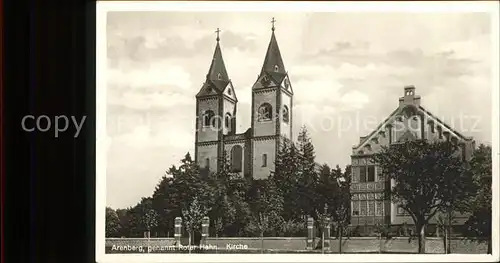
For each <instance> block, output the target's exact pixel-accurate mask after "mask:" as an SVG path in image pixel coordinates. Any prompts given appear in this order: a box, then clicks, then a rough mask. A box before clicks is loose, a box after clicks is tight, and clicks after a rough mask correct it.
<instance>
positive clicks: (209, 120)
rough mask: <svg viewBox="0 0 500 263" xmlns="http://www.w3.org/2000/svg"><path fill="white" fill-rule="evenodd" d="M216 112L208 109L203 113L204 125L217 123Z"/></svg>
mask: <svg viewBox="0 0 500 263" xmlns="http://www.w3.org/2000/svg"><path fill="white" fill-rule="evenodd" d="M214 117H215V113H214V112H213V111H212V110H206V111H205V112H204V113H203V126H207V127H208V126H210V125H214V124H215V118H214Z"/></svg>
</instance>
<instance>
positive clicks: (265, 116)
mask: <svg viewBox="0 0 500 263" xmlns="http://www.w3.org/2000/svg"><path fill="white" fill-rule="evenodd" d="M272 115H273V106H271V104H269V103H263V104H262V105H260V107H259V111H258V119H257V120H258V121H270V120H271V117H272Z"/></svg>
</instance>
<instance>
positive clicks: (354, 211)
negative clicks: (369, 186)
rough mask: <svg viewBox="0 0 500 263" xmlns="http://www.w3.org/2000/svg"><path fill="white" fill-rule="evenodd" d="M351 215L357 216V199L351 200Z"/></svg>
mask: <svg viewBox="0 0 500 263" xmlns="http://www.w3.org/2000/svg"><path fill="white" fill-rule="evenodd" d="M352 215H353V216H359V201H352Z"/></svg>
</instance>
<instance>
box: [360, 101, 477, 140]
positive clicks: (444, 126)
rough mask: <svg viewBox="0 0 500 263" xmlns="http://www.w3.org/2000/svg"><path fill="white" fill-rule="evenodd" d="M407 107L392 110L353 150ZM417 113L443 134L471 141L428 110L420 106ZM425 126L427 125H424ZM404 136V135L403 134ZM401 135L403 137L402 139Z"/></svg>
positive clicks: (389, 123)
mask: <svg viewBox="0 0 500 263" xmlns="http://www.w3.org/2000/svg"><path fill="white" fill-rule="evenodd" d="M406 107H407V106H405V107H398V108H397V109H396V110H394V111H393V112H392V113H391V114H390V115H389V117H387V118H386V119H385V120H384V121H383V122H382V123H381V124H380V125H379V126H378V127H377V128H376V129H375V130H373V131H372V132H371V133H370V134H369V135H368V136H365V137H362V140H361V141H360V142H359V144H357V145H355V146H354V147H352V148H353V149H359V148H361V147H363V146H364V145H365V144H366V143H368V142H369V141H370V140H371V139H372V138H374V137H376V136H377V135H378V133H379V132H381V131H384V129H385V127H386V126H387V125H392V124H393V122H394V121H395V120H396V117H397V116H400V115H401V114H402V113H403V111H404V109H405V108H406ZM416 109H417V113H418V114H422V115H424V116H425V117H426V119H427V121H433V122H434V123H435V124H437V125H438V126H440V127H442V129H443V132H446V131H447V132H449V133H450V134H451V135H453V136H456V137H458V138H459V139H460V140H463V141H468V140H472V138H470V137H466V136H463V135H462V134H461V133H459V132H458V131H456V130H454V129H453V128H451V127H450V126H449V125H447V124H446V123H444V122H443V121H442V120H440V119H439V118H437V117H435V116H434V115H432V114H431V113H430V112H429V111H428V110H426V109H425V108H424V107H422V106H418V107H417V108H416ZM426 124H427V123H426ZM404 135H405V134H404ZM404 135H403V137H404Z"/></svg>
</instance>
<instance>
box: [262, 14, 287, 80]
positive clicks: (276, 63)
mask: <svg viewBox="0 0 500 263" xmlns="http://www.w3.org/2000/svg"><path fill="white" fill-rule="evenodd" d="M275 22H276V20H275V19H274V17H273V19H272V20H271V23H272V27H271V30H272V34H271V41H269V46H268V47H267V52H266V57H265V58H264V64H263V65H262V70H261V72H260V74H261V75H262V74H263V73H268V74H273V73H281V74H286V70H285V64H284V63H283V58H281V52H280V48H279V46H278V42H277V41H276V36H275V34H274V31H275V27H274V23H275Z"/></svg>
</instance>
